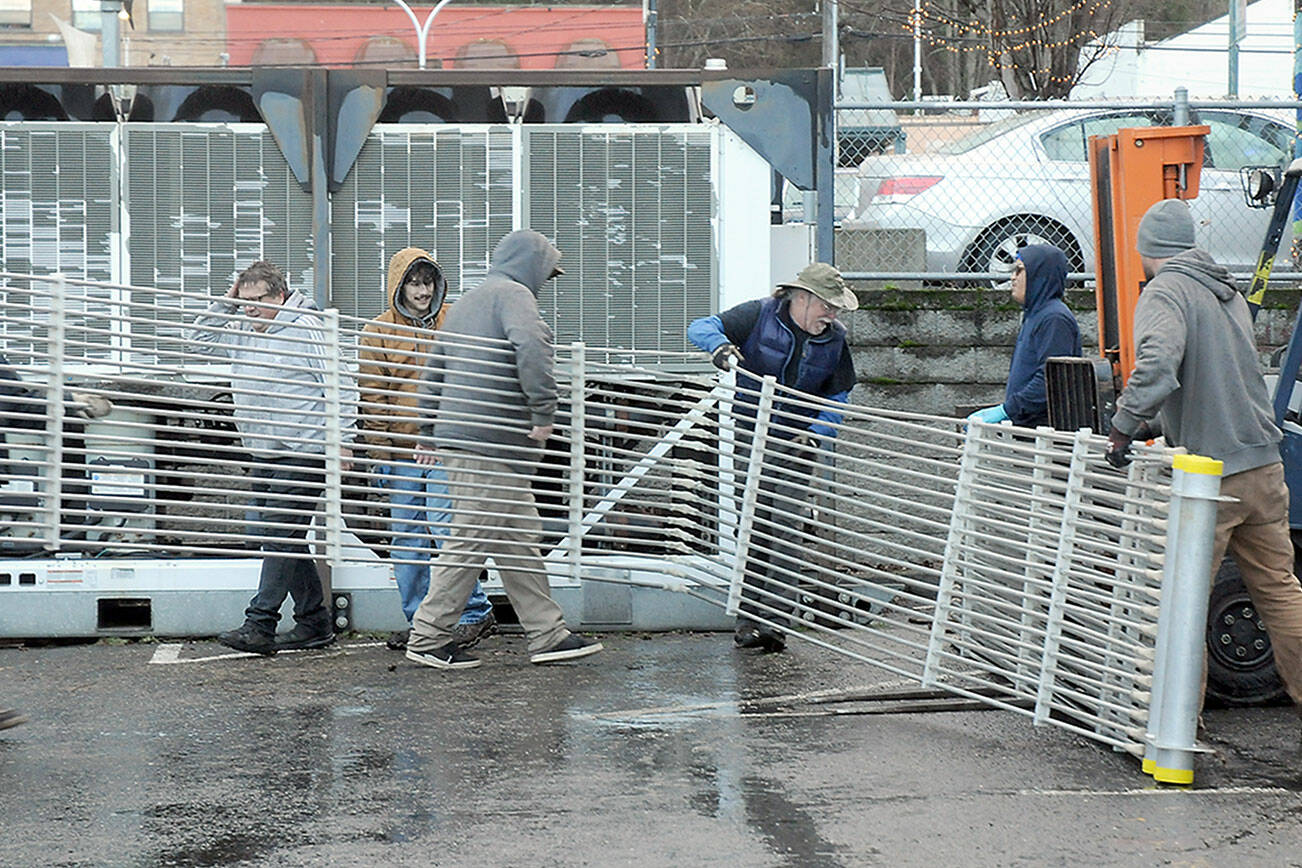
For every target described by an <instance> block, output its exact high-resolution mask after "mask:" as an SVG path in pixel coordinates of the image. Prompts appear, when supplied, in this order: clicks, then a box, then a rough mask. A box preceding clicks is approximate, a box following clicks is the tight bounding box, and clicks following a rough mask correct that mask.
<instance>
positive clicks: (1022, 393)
mask: <svg viewBox="0 0 1302 868" xmlns="http://www.w3.org/2000/svg"><path fill="white" fill-rule="evenodd" d="M1017 256H1018V258H1019V259H1021V260H1022V264H1023V265H1025V266H1026V298H1025V299H1024V300H1023V301H1022V308H1023V312H1022V327H1021V329H1020V330H1019V331H1018V332H1017V343H1016V345H1015V346H1014V347H1013V360H1012V362H1011V363H1010V364H1009V366H1008V385H1007V387H1006V388H1005V390H1004V411H1005V412H1006V413H1008V418H1009V419H1011V420H1012V421H1013V424H1014V425H1021V426H1023V427H1028V428H1034V427H1035V426H1037V425H1047V424H1049V398H1048V395H1047V394H1046V392H1045V386H1044V363H1045V361H1046V360H1048V359H1049V357H1050V356H1079V355H1080V350H1081V346H1080V328H1079V326H1077V325H1076V317H1075V316H1074V315H1073V314H1072V312H1071V309H1070V308H1068V307H1067V305H1066V303H1065V302H1064V301H1063V300H1062V295H1063V285H1064V283H1065V282H1066V279H1067V257H1066V256H1065V255H1064V254H1063V252H1062V251H1061V250H1059V249H1058V248H1056V247H1053V246H1050V245H1048V244H1033V245H1030V246H1028V247H1023V248H1022V249H1021V250H1020V251H1018V254H1017Z"/></svg>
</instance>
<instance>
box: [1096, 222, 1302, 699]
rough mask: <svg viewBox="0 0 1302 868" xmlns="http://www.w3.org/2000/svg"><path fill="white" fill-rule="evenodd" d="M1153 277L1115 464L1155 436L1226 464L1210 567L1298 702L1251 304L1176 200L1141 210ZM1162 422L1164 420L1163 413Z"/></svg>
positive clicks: (1286, 555) (1275, 479) (1295, 605)
mask: <svg viewBox="0 0 1302 868" xmlns="http://www.w3.org/2000/svg"><path fill="white" fill-rule="evenodd" d="M1135 247H1136V249H1137V250H1138V251H1139V255H1140V261H1141V263H1142V264H1143V268H1144V277H1146V278H1148V283H1147V285H1145V286H1144V289H1143V292H1141V293H1140V296H1139V303H1138V304H1137V305H1136V306H1135V369H1134V370H1133V371H1131V373H1130V379H1129V380H1128V381H1127V382H1126V388H1125V389H1124V390H1123V391H1122V392H1121V395H1120V397H1118V398H1117V412H1116V414H1115V415H1113V417H1112V431H1111V433H1110V434H1109V435H1108V453H1107V459H1108V462H1109V463H1111V464H1113V465H1114V466H1117V467H1123V466H1125V465H1126V464H1128V463H1129V457H1128V454H1129V450H1130V443H1131V441H1132V440H1143V439H1148V438H1150V437H1152V436H1155V435H1156V434H1157V432H1158V431H1159V430H1160V431H1161V433H1162V436H1164V437H1165V438H1166V441H1167V443H1169V444H1170V445H1172V446H1184V447H1185V448H1187V449H1188V450H1189V451H1190V452H1193V453H1194V454H1197V455H1206V456H1209V457H1211V458H1215V459H1217V460H1219V461H1221V462H1222V464H1223V468H1222V472H1223V473H1224V476H1223V478H1222V480H1221V494H1222V495H1225V496H1228V497H1229V498H1233V499H1232V500H1224V501H1222V502H1221V503H1220V504H1219V505H1218V506H1217V508H1216V538H1215V540H1214V542H1213V546H1212V569H1213V570H1216V569H1218V568H1219V567H1220V564H1221V560H1222V559H1223V558H1224V557H1225V553H1226V551H1228V552H1229V553H1230V554H1231V555H1233V556H1234V560H1235V562H1236V563H1237V564H1238V565H1239V572H1240V573H1241V574H1242V575H1243V584H1244V585H1245V586H1247V589H1248V594H1249V596H1251V597H1252V604H1253V606H1254V607H1256V610H1257V614H1259V615H1260V616H1261V619H1262V621H1263V622H1264V623H1265V625H1266V632H1267V633H1268V634H1270V644H1271V648H1272V649H1273V650H1274V652H1275V668H1276V669H1278V670H1279V675H1280V679H1281V680H1282V681H1283V682H1284V687H1285V688H1286V689H1287V690H1288V693H1289V695H1290V696H1291V697H1293V701H1294V702H1295V703H1297V704H1298V706H1299V708H1302V586H1300V585H1299V584H1298V580H1297V578H1296V577H1295V576H1294V575H1293V558H1294V554H1293V543H1292V540H1291V539H1290V537H1289V527H1288V496H1289V495H1288V487H1287V486H1286V485H1285V483H1284V464H1283V462H1282V461H1281V460H1280V454H1279V441H1280V439H1281V434H1280V431H1279V428H1278V427H1277V426H1276V425H1275V414H1274V413H1273V412H1272V409H1271V404H1270V398H1269V396H1268V394H1267V391H1266V381H1265V378H1264V377H1262V374H1261V362H1260V360H1259V358H1258V356H1257V340H1256V334H1255V333H1254V332H1253V326H1252V315H1251V314H1250V313H1249V312H1248V302H1247V300H1246V299H1245V298H1244V297H1243V294H1242V293H1240V292H1239V290H1238V287H1236V286H1235V284H1234V280H1233V279H1232V278H1231V277H1230V274H1229V272H1228V271H1226V270H1225V268H1224V267H1223V266H1221V265H1219V264H1218V263H1217V262H1216V261H1215V260H1213V259H1212V258H1211V257H1210V256H1208V255H1207V253H1206V252H1204V251H1202V250H1199V249H1198V248H1197V247H1196V246H1195V244H1194V224H1193V218H1192V217H1191V216H1190V214H1189V206H1188V205H1187V204H1185V203H1184V201H1182V200H1180V199H1163V200H1162V201H1160V202H1158V203H1157V204H1155V205H1153V207H1151V208H1149V209H1148V211H1146V212H1145V213H1144V216H1143V218H1142V219H1141V220H1140V221H1139V228H1138V230H1137V232H1136V233H1135ZM1158 419H1160V424H1159V423H1158V422H1157V420H1158Z"/></svg>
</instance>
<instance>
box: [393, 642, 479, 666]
mask: <svg viewBox="0 0 1302 868" xmlns="http://www.w3.org/2000/svg"><path fill="white" fill-rule="evenodd" d="M407 659H408V660H410V661H412V662H413V663H419V664H420V665H422V666H431V667H433V668H434V669H474V668H475V667H476V666H478V665H479V658H478V657H471V656H470V655H469V654H467V653H466V652H465V651H462V650H461V648H460V647H459V646H458V645H457V643H456V642H449V643H448V644H446V645H441V646H439V647H438V648H433V649H431V650H429V651H415V650H413V649H411V648H408V649H407Z"/></svg>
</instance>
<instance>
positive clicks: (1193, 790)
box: [1017, 786, 1297, 796]
mask: <svg viewBox="0 0 1302 868" xmlns="http://www.w3.org/2000/svg"><path fill="white" fill-rule="evenodd" d="M1017 795H1019V796H1169V795H1181V796H1288V795H1294V796H1296V795H1297V792H1296V791H1295V790H1290V789H1288V788H1286V787H1221V788H1219V789H1218V788H1216V787H1208V788H1206V789H1199V788H1198V787H1182V786H1171V787H1164V786H1151V787H1139V788H1136V789H1133V790H1018V791H1017Z"/></svg>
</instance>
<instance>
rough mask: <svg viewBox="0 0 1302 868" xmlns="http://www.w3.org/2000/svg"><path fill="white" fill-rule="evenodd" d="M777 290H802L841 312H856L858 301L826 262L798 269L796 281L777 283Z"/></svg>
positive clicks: (839, 274) (836, 272)
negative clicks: (832, 305) (834, 306)
mask: <svg viewBox="0 0 1302 868" xmlns="http://www.w3.org/2000/svg"><path fill="white" fill-rule="evenodd" d="M778 288H779V289H804V290H807V291H809V292H812V293H813V294H814V295H816V296H818V297H819V298H821V299H822V300H823V301H825V302H827V303H828V304H834V305H836V306H837V307H839V308H841V310H856V309H858V307H859V299H857V298H855V295H854V293H853V292H852V291H851V290H850V287H849V286H847V285H846V283H845V278H844V277H842V276H841V272H839V271H837V270H836V268H834V267H833V266H831V265H828V264H827V263H826V262H815V263H813V264H812V265H806V266H805V267H804V268H802V269H800V273H799V274H797V275H796V279H795V280H793V281H790V282H787V283H779V284H778Z"/></svg>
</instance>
